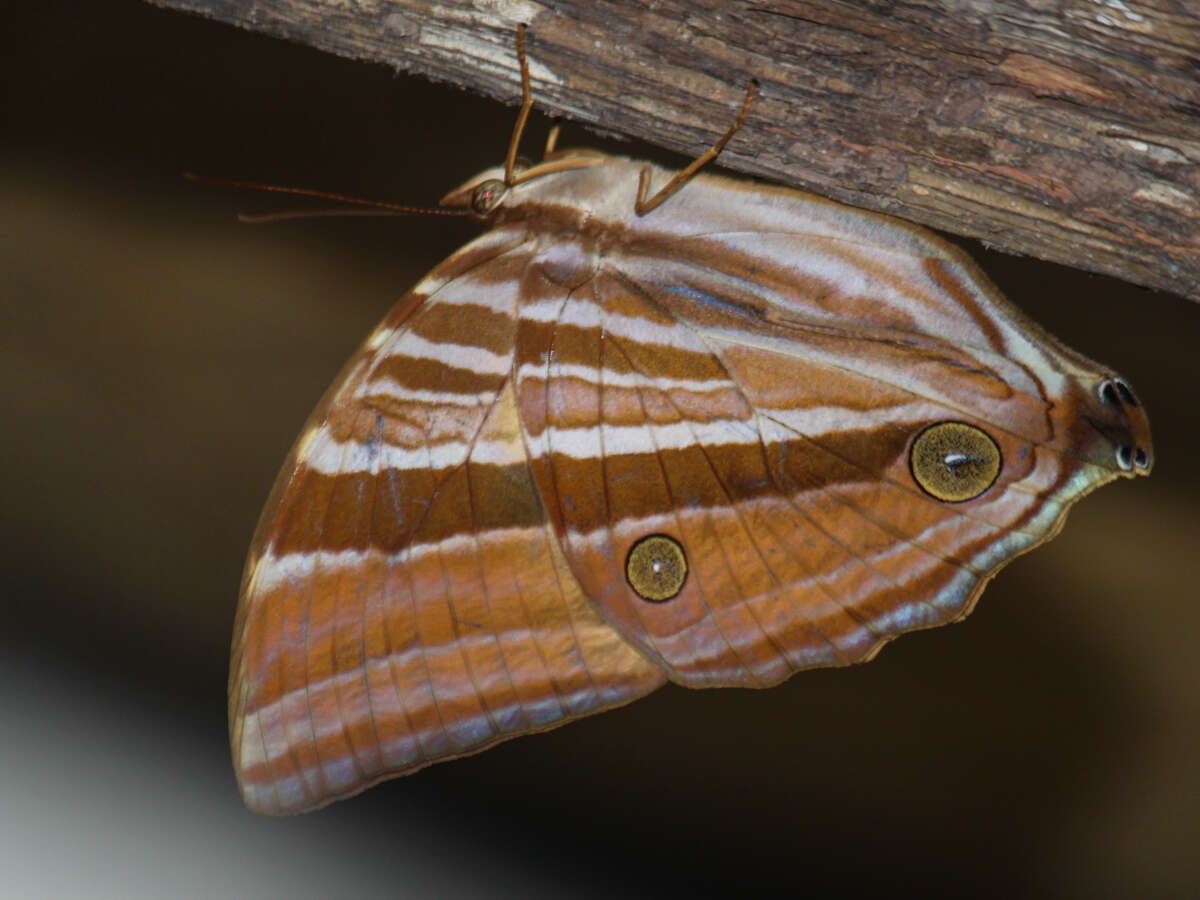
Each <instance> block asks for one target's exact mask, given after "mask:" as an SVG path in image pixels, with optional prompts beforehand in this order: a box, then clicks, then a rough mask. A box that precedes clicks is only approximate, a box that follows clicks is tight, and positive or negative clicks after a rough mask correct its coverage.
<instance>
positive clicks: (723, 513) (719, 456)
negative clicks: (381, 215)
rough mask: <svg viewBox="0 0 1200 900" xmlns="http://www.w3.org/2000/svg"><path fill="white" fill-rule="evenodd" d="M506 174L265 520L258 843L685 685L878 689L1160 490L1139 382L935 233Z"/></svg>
mask: <svg viewBox="0 0 1200 900" xmlns="http://www.w3.org/2000/svg"><path fill="white" fill-rule="evenodd" d="M527 96H528V93H527ZM732 131H733V129H731V132H730V134H732ZM518 134H519V128H518ZM514 137H516V136H514ZM728 137H729V135H726V138H724V139H723V140H722V141H721V142H719V143H718V145H717V147H716V148H714V150H715V149H719V148H720V146H721V145H722V144H723V143H724V141H725V140H727V139H728ZM514 147H515V140H514ZM512 155H513V154H512V152H511V151H510V156H509V160H510V161H509V164H508V166H506V167H504V168H500V169H496V170H492V171H488V172H484V173H482V174H481V175H480V176H478V177H477V178H474V179H472V180H471V181H470V182H468V183H467V184H466V185H464V186H463V187H462V188H460V189H458V190H456V191H454V192H451V194H449V195H448V196H447V197H446V198H445V200H444V201H443V203H445V204H446V205H449V206H462V207H469V208H473V209H474V210H475V211H476V212H477V213H478V214H479V215H480V216H481V217H482V218H483V219H484V220H485V221H486V222H487V223H488V225H489V226H490V228H489V230H488V231H487V232H486V233H485V234H484V235H483V236H481V237H480V238H478V239H477V240H475V241H473V242H472V243H470V244H468V245H467V246H466V247H464V248H462V249H461V250H459V251H458V252H457V253H455V254H454V255H453V256H451V257H450V258H449V259H448V260H446V261H445V262H444V263H442V264H441V265H440V266H438V267H437V268H436V269H435V270H434V271H433V272H432V273H430V275H429V276H428V277H426V278H425V279H424V280H423V281H422V282H421V283H420V284H419V285H417V286H416V287H415V288H414V289H413V290H412V291H411V292H410V293H409V294H408V295H407V296H406V297H405V298H403V299H402V300H401V301H400V303H399V304H397V306H396V307H395V309H393V311H392V312H391V313H390V314H389V315H388V317H387V318H386V319H385V320H384V322H383V323H382V324H381V325H380V326H379V328H378V329H376V331H375V332H374V333H373V334H372V335H371V336H370V338H368V340H367V342H366V343H365V344H364V346H363V347H362V349H361V350H360V351H359V352H358V353H357V354H356V355H355V357H354V358H353V359H352V360H351V361H350V363H349V364H348V366H347V368H346V370H345V371H344V372H343V373H342V374H341V375H340V376H339V378H338V380H337V381H336V382H335V384H334V386H333V387H332V388H331V390H330V392H329V393H328V395H327V396H326V397H325V398H324V399H323V401H322V402H321V404H320V406H319V407H318V408H317V410H316V411H315V412H314V414H313V416H312V418H311V419H310V421H309V423H308V425H307V426H306V428H305V430H304V432H303V433H302V435H301V437H300V439H299V441H298V442H297V444H296V446H295V448H294V449H293V450H292V453H291V455H290V456H289V458H288V460H287V461H286V462H285V464H284V468H283V471H282V472H281V474H280V477H279V480H278V482H277V483H276V486H275V488H274V491H273V492H272V495H271V498H270V499H269V500H268V503H267V506H266V509H265V511H264V513H263V517H262V520H261V522H260V524H259V528H258V531H257V534H256V536H255V539H254V543H253V545H252V547H251V550H250V556H249V560H248V563H247V568H246V575H245V578H244V580H243V585H242V591H241V599H240V605H239V610H238V619H237V625H236V630H235V637H234V650H233V664H232V671H231V676H230V725H231V734H232V743H233V752H234V760H235V767H236V769H237V772H238V777H239V781H240V783H241V785H242V789H243V794H244V796H245V798H246V802H247V804H248V805H249V806H250V807H251V808H252V809H254V810H256V811H260V812H266V813H291V812H299V811H304V810H307V809H311V808H315V807H317V806H320V805H323V804H325V803H328V802H330V801H332V800H335V799H338V798H340V797H344V796H348V795H350V794H353V793H356V792H358V791H360V790H362V789H364V788H365V787H368V786H369V785H371V784H373V783H375V782H377V781H379V780H381V779H384V778H388V777H392V776H396V775H401V774H405V773H408V772H411V771H414V770H415V769H417V768H420V767H422V766H424V765H426V764H428V763H431V762H435V761H438V760H442V759H447V758H451V757H454V756H459V755H463V754H465V753H472V752H476V751H478V750H481V749H483V748H485V747H487V746H490V745H492V744H494V743H496V742H497V741H500V740H503V739H505V738H508V737H512V736H515V735H518V734H524V733H529V732H533V731H538V730H543V729H545V728H549V727H554V726H556V725H559V724H562V723H564V722H566V721H569V720H571V719H574V718H578V717H580V716H583V715H587V714H590V713H593V712H597V711H599V710H603V709H608V708H611V707H613V706H617V705H620V704H623V703H626V702H628V701H630V700H632V699H634V698H636V697H639V696H642V695H644V694H646V693H648V692H649V691H652V690H654V689H655V688H656V687H658V686H660V685H662V684H663V683H665V682H666V681H668V680H670V681H674V682H676V683H679V684H684V685H687V686H691V687H708V686H721V685H737V686H754V687H762V686H768V685H772V684H776V683H778V682H779V681H781V680H782V679H784V678H786V677H788V676H789V675H791V674H792V673H794V672H796V671H799V670H801V669H805V668H811V667H814V666H828V665H845V664H849V663H854V662H858V661H861V660H865V659H868V658H870V657H871V656H872V655H873V654H874V653H875V652H876V651H878V649H879V648H880V647H881V646H882V645H883V644H884V643H885V642H886V641H887V640H889V639H891V638H892V637H895V636H896V635H898V634H901V633H903V632H905V631H910V630H914V629H919V628H927V627H930V626H934V625H939V624H943V623H946V622H950V621H954V620H956V619H959V618H961V617H963V616H965V615H966V614H967V613H968V612H969V611H970V609H971V607H972V605H973V604H974V602H975V600H976V599H977V597H978V595H979V593H980V591H981V590H982V589H983V586H984V584H985V583H986V581H987V580H988V578H990V577H991V576H992V575H993V574H994V573H995V572H996V571H997V569H998V568H999V567H1000V566H1002V565H1003V564H1004V563H1006V562H1007V561H1009V560H1010V559H1012V558H1013V557H1014V556H1016V555H1017V554H1019V553H1022V552H1024V551H1025V550H1028V549H1030V548H1031V547H1033V546H1035V545H1037V544H1039V543H1041V542H1043V541H1045V540H1047V539H1049V538H1050V537H1052V536H1053V535H1054V534H1055V533H1056V532H1057V531H1058V529H1059V528H1060V527H1061V525H1062V522H1063V518H1064V516H1065V514H1066V511H1067V508H1068V507H1069V506H1070V505H1071V504H1072V503H1073V502H1074V501H1075V500H1077V499H1078V498H1079V497H1081V496H1083V495H1084V494H1086V493H1087V492H1088V491H1090V490H1092V489H1093V488H1095V487H1097V486H1098V485H1100V484H1103V483H1105V482H1107V481H1109V480H1112V479H1113V478H1116V477H1118V476H1120V475H1134V474H1139V473H1144V472H1148V471H1149V469H1150V466H1151V464H1152V450H1151V446H1150V436H1149V426H1148V423H1147V419H1146V416H1145V413H1144V410H1143V409H1142V408H1141V406H1140V404H1139V403H1138V401H1137V399H1136V398H1135V397H1134V395H1133V393H1132V391H1131V390H1130V388H1129V386H1128V385H1127V383H1126V382H1124V381H1123V380H1121V379H1120V378H1118V377H1116V376H1114V375H1112V374H1111V373H1109V372H1107V371H1106V370H1104V369H1103V368H1102V367H1100V366H1097V365H1096V364H1094V363H1092V362H1090V361H1088V360H1087V359H1085V358H1084V357H1082V356H1080V355H1079V354H1077V353H1075V352H1073V351H1071V350H1069V349H1067V348H1066V347H1064V346H1063V345H1062V344H1060V343H1059V342H1058V341H1056V340H1055V339H1054V338H1052V337H1051V336H1050V335H1048V334H1046V333H1045V332H1044V331H1043V330H1042V329H1040V328H1039V327H1038V326H1037V325H1035V324H1034V323H1032V322H1031V321H1030V320H1028V319H1027V318H1025V317H1024V316H1023V315H1022V314H1021V313H1020V312H1019V311H1017V310H1016V309H1015V308H1014V307H1012V306H1011V305H1010V304H1009V303H1008V302H1007V301H1005V300H1004V299H1003V298H1002V297H1001V296H1000V295H999V293H998V292H997V291H996V289H995V288H994V287H992V286H991V284H990V283H989V282H988V281H987V280H986V278H985V277H984V276H982V275H981V274H980V273H979V272H978V271H977V270H976V269H975V267H974V266H973V265H972V264H971V263H970V262H969V261H968V260H967V259H966V258H965V257H964V256H963V255H962V254H961V253H960V252H959V251H957V250H955V249H954V248H952V247H950V246H949V245H947V244H946V243H945V242H943V241H941V240H939V239H937V238H936V237H934V236H933V235H931V234H929V233H928V232H926V231H924V230H923V229H920V228H918V227H915V226H911V225H907V224H904V223H901V222H898V221H896V220H893V219H890V218H887V217H884V216H880V215H877V214H873V213H868V212H863V211H860V210H856V209H852V208H849V207H845V206H842V205H839V204H835V203H832V202H829V201H825V200H821V199H819V198H816V197H813V196H810V195H807V194H803V193H800V192H797V191H792V190H787V189H783V188H773V187H766V186H763V185H759V184H754V183H750V182H744V181H737V180H733V179H729V178H722V177H717V176H711V175H705V174H695V173H694V169H695V168H696V167H693V168H691V169H689V170H688V172H687V177H686V179H684V180H683V181H680V180H679V179H678V178H677V179H675V180H672V179H671V175H670V173H667V172H665V171H663V170H661V169H658V168H656V167H651V166H648V165H647V164H645V163H642V162H638V161H634V160H629V159H624V158H620V157H612V156H606V155H603V154H598V153H583V152H573V153H558V154H550V155H548V156H547V159H546V160H545V161H544V162H543V163H541V164H539V165H538V166H535V167H533V168H532V169H529V170H526V171H524V172H521V173H519V174H517V175H514V169H513V165H512V162H511V160H512ZM713 155H715V153H714V154H713ZM706 158H707V157H705V158H702V160H701V161H705V160H706ZM663 185H667V191H666V192H665V193H666V194H667V196H669V197H670V199H669V202H666V203H663V202H662V201H663V199H665V197H664V196H662V193H663V192H660V194H656V195H654V196H653V197H652V199H651V200H650V201H649V202H646V197H647V194H648V192H650V191H653V190H654V189H655V188H659V187H661V186H663Z"/></svg>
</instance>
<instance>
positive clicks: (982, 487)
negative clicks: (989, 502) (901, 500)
mask: <svg viewBox="0 0 1200 900" xmlns="http://www.w3.org/2000/svg"><path fill="white" fill-rule="evenodd" d="M909 466H910V467H911V469H912V474H913V478H915V479H916V481H917V484H919V485H920V486H921V490H923V491H924V492H925V493H927V494H929V496H931V497H936V498H937V499H938V500H945V501H946V502H947V503H960V502H962V501H963V500H974V499H975V498H976V497H978V496H979V495H980V494H982V493H983V492H984V491H986V490H987V489H988V488H990V487H991V486H992V483H993V482H994V481H995V480H996V476H997V475H999V474H1000V448H999V447H997V446H996V442H995V441H993V440H992V439H991V438H990V437H988V435H987V433H986V432H984V431H982V430H980V429H978V428H976V427H975V426H974V425H968V424H966V423H965V422H940V423H938V424H937V425H931V426H929V427H928V428H926V429H925V430H924V431H922V432H921V433H920V434H919V435H917V439H916V440H915V441H913V445H912V450H911V451H910V454H909Z"/></svg>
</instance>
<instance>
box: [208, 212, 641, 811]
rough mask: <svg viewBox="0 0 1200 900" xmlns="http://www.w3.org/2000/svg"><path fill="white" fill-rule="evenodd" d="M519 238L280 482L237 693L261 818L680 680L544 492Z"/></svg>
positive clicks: (383, 352)
mask: <svg viewBox="0 0 1200 900" xmlns="http://www.w3.org/2000/svg"><path fill="white" fill-rule="evenodd" d="M514 244H515V245H516V246H514ZM519 244H520V241H518V240H514V239H513V236H512V235H504V234H493V235H490V236H487V237H485V238H483V239H481V241H480V242H477V243H476V244H474V245H472V246H470V247H468V248H465V249H464V250H463V251H461V252H460V253H459V254H458V255H456V256H455V257H453V258H452V259H451V260H449V261H448V262H447V263H446V264H445V265H444V266H443V267H441V269H439V270H438V271H435V272H434V273H433V274H432V275H431V276H430V277H429V278H428V279H426V281H425V282H424V283H423V285H422V286H419V287H418V288H417V289H416V291H415V292H414V294H415V296H410V297H408V298H406V299H405V300H404V301H401V303H400V304H399V305H398V306H397V310H398V311H400V312H398V313H397V315H396V316H394V317H389V320H388V321H386V322H385V323H384V324H383V325H382V326H381V327H380V330H379V331H377V333H376V334H375V335H373V336H372V338H371V339H369V340H368V342H367V344H366V346H365V347H364V349H363V350H362V351H361V352H360V354H359V355H358V357H357V358H356V360H355V361H354V362H353V363H352V364H351V366H350V367H349V368H348V370H347V372H346V373H344V374H343V377H342V379H341V381H340V382H339V383H338V384H337V385H335V388H334V389H333V391H332V392H331V395H330V396H329V397H328V398H327V400H326V401H325V402H324V404H323V405H322V407H321V408H319V409H318V411H317V413H316V414H314V416H313V419H312V420H311V421H310V424H309V426H308V428H307V429H306V432H305V434H304V435H303V436H302V438H301V440H300V441H299V442H298V445H297V449H296V450H295V451H294V458H293V460H291V461H290V462H289V463H288V465H287V466H286V467H285V470H284V472H283V473H282V474H281V476H280V482H279V485H278V486H277V488H276V492H275V495H274V497H273V500H272V502H271V503H270V504H268V508H267V510H266V511H265V513H264V517H263V520H262V523H261V524H260V529H259V533H258V536H257V538H256V541H255V546H254V549H253V550H252V556H251V560H250V562H249V564H248V569H247V581H246V584H245V585H244V587H243V596H242V600H241V607H240V613H239V624H238V632H237V635H238V636H237V638H236V639H235V653H234V664H233V672H232V676H231V688H230V702H231V717H232V731H233V741H234V754H235V762H236V765H237V768H238V771H239V775H240V778H241V781H242V786H243V791H244V794H245V796H246V799H247V803H248V804H249V805H250V806H251V807H252V808H254V809H257V810H259V811H263V812H295V811H299V810H303V809H307V808H311V807H313V806H316V805H320V804H322V803H325V802H328V801H330V800H332V799H336V798H338V797H340V796H345V795H347V794H349V793H354V792H356V791H358V790H361V789H363V788H364V787H366V786H368V785H370V784H371V783H373V782H374V781H377V780H379V779H380V778H381V777H386V776H387V775H389V774H398V773H401V772H404V771H409V770H412V769H414V768H417V767H419V766H421V765H423V764H425V763H428V762H430V761H433V760H437V759H444V758H446V757H450V756H455V755H461V754H462V753H466V752H470V751H473V750H478V749H482V748H483V747H484V746H487V745H489V744H492V743H495V742H496V741H497V740H500V739H503V738H504V737H506V736H511V735H513V734H519V733H524V732H528V731H534V730H538V729H540V728H545V727H549V726H551V725H553V724H555V723H557V722H560V721H562V720H565V719H568V718H571V717H575V716H579V715H583V714H585V713H588V712H593V711H596V710H598V709H603V708H607V707H610V706H613V705H615V704H618V703H622V702H626V701H628V700H630V699H632V698H633V697H636V696H639V695H641V694H643V693H645V692H646V691H648V690H651V689H653V688H654V687H656V686H657V685H659V684H661V683H662V681H663V676H662V674H661V672H660V671H659V670H658V669H657V668H655V667H653V666H651V665H650V664H649V663H648V662H646V661H645V660H644V659H643V657H642V656H640V655H639V654H638V653H637V652H636V651H634V650H632V649H631V648H630V647H629V646H628V645H626V644H625V643H624V642H623V641H622V640H621V639H620V638H619V637H618V636H617V635H616V634H615V633H614V632H613V631H612V629H611V628H609V627H608V626H606V625H605V624H604V623H603V620H601V619H600V618H599V617H598V616H597V615H596V613H595V611H594V609H593V608H592V606H591V605H590V604H588V603H587V601H585V600H584V598H583V597H582V595H581V593H580V590H579V588H578V586H577V584H576V582H575V580H574V579H573V578H572V577H571V575H570V571H569V569H568V567H567V565H566V562H565V559H564V558H563V555H562V553H561V551H560V550H559V548H558V543H557V539H556V538H555V537H554V535H553V532H552V531H551V530H550V529H549V527H548V525H547V523H546V519H545V514H544V511H543V508H542V505H541V502H540V499H539V497H538V495H537V493H536V490H535V489H534V486H533V481H532V477H531V474H530V471H529V466H528V462H527V460H526V457H525V450H524V443H523V439H522V435H521V430H520V426H519V423H518V416H517V410H516V404H515V397H514V393H513V390H512V387H511V384H510V382H509V375H510V372H511V369H512V356H513V347H514V335H515V327H516V308H517V293H518V287H519V275H520V273H521V272H522V271H523V269H524V268H525V264H526V261H527V260H526V257H525V253H524V251H523V250H522V249H521V247H520V246H519ZM399 316H403V318H402V319H401V320H400V321H396V318H397V317H399Z"/></svg>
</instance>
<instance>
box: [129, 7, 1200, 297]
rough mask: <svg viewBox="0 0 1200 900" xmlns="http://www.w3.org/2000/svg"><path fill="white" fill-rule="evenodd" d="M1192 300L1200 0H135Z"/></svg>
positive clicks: (1199, 164)
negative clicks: (737, 121) (738, 122)
mask: <svg viewBox="0 0 1200 900" xmlns="http://www.w3.org/2000/svg"><path fill="white" fill-rule="evenodd" d="M152 2H156V3H158V4H160V5H163V6H170V7H175V8H179V9H185V10H191V11H194V12H198V13H201V14H203V15H206V16H211V17H213V18H217V19H221V20H223V21H227V22H232V23H235V24H238V25H242V26H245V27H247V28H253V29H257V30H261V31H265V32H267V33H270V34H274V35H278V36H281V37H285V38H288V39H290V40H294V41H298V42H301V43H305V44H310V45H313V46H316V47H320V48H323V49H325V50H328V51H330V52H334V53H338V54H341V55H345V56H351V57H356V58H362V59H369V60H375V61H378V62H383V63H386V64H388V65H391V66H394V67H396V68H398V69H402V70H405V71H409V72H417V73H421V74H423V75H426V76H428V77H430V78H433V79H436V80H440V81H448V82H452V83H454V84H458V85H463V86H466V87H469V88H471V89H472V90H475V91H478V92H481V93H483V94H487V95H490V96H493V97H497V98H500V99H502V100H504V101H506V102H510V103H511V102H514V101H515V100H516V99H517V97H518V94H519V87H518V83H519V82H518V74H517V63H516V54H515V32H516V26H517V24H518V23H519V22H526V23H528V24H529V26H530V38H529V56H530V61H531V67H532V74H533V89H534V94H535V96H536V99H537V104H538V106H539V107H540V108H542V109H543V110H545V111H546V112H548V113H551V114H554V115H562V116H566V117H569V118H572V119H575V120H579V121H582V122H584V123H587V124H590V125H593V126H597V127H600V128H603V129H605V130H611V131H616V132H622V133H625V134H629V135H633V136H636V137H639V138H642V139H644V140H647V141H650V142H652V143H656V144H660V145H662V146H664V147H669V148H671V149H674V150H678V151H680V152H683V153H687V154H695V153H697V152H699V151H700V150H701V149H702V148H704V147H705V146H707V145H708V144H709V143H711V141H712V140H713V139H714V137H715V136H716V134H718V133H719V132H720V131H721V130H723V129H724V127H725V126H726V125H727V123H728V122H730V121H731V119H732V117H733V115H734V113H735V111H736V109H737V106H738V104H739V103H740V101H741V99H742V96H743V93H744V91H745V86H746V84H747V82H748V81H749V80H750V79H752V78H754V79H757V80H758V82H759V84H760V86H761V91H760V94H759V98H758V99H757V101H756V103H755V105H754V107H753V109H752V111H751V115H750V118H749V120H748V122H747V123H746V126H745V127H744V129H743V130H742V132H741V133H740V134H739V135H738V136H737V137H736V138H735V139H734V140H733V141H732V143H731V144H730V145H729V146H728V147H727V148H726V149H725V151H724V152H723V154H722V157H721V162H722V163H723V164H724V165H726V166H728V167H731V168H734V169H739V170H742V171H744V172H747V173H750V174H753V175H757V176H761V177H765V178H769V179H772V180H776V181H780V182H784V183H787V184H792V185H796V186H800V187H805V188H808V189H810V190H813V191H816V192H818V193H821V194H824V195H826V196H830V197H834V198H836V199H839V200H843V201H845V202H848V203H853V204H855V205H858V206H864V207H868V208H872V209H877V210H881V211H884V212H888V213H892V214H894V215H898V216H902V217H904V218H906V219H912V220H915V221H919V222H923V223H925V224H927V225H932V226H934V227H936V228H940V229H943V230H945V231H949V232H952V233H956V234H961V235H969V236H973V237H977V238H981V239H983V240H985V241H987V242H988V243H989V244H991V245H993V246H996V247H998V248H1000V249H1002V250H1006V251H1009V252H1012V253H1018V254H1026V255H1032V256H1037V257H1041V258H1044V259H1048V260H1053V261H1055V262H1060V263H1065V264H1067V265H1070V266H1074V267H1076V268H1081V269H1088V270H1091V271H1095V272H1103V273H1106V274H1110V275H1115V276H1117V277H1120V278H1124V279H1126V280H1129V281H1132V282H1136V283H1138V284H1143V285H1147V286H1151V287H1156V288H1161V289H1164V290H1168V291H1172V292H1175V293H1179V294H1183V295H1185V296H1187V297H1190V298H1191V299H1193V300H1200V224H1198V223H1200V3H1198V2H1196V0H1178V2H1174V0H1145V2H1140V3H1139V2H1134V0H1128V2H1122V0H1106V2H1091V0H1025V2H1019V0H1008V2H971V3H968V2H961V0H908V2H903V0H902V2H891V3H884V2H866V3H839V2H835V0H810V2H803V0H791V2H764V3H761V4H757V5H755V4H749V3H730V2H721V0H702V2H675V0H664V2H657V3H645V4H640V3H638V4H635V3H620V2H600V3H597V2H595V0H551V2H545V3H535V2H530V0H476V2H474V3H471V2H449V0H442V2H429V0H405V2H394V0H256V2H254V3H241V2H233V0H152Z"/></svg>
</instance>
